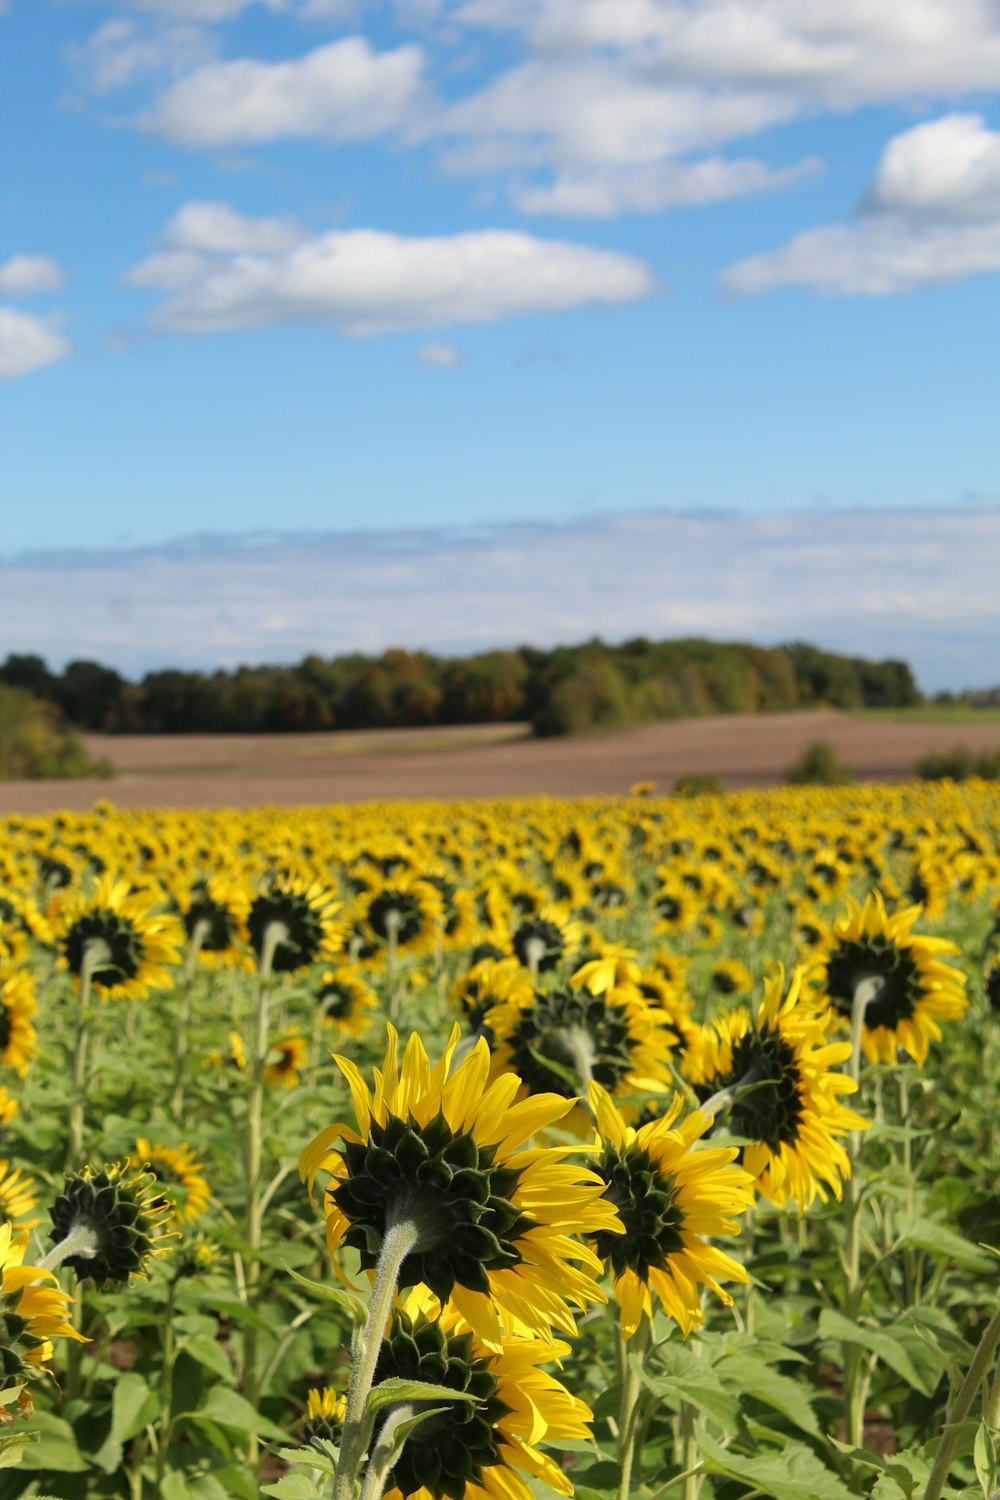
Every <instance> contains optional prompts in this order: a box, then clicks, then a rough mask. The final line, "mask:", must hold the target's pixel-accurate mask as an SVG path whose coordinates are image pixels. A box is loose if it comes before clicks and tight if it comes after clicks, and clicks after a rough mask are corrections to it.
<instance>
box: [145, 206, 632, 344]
mask: <svg viewBox="0 0 1000 1500" xmlns="http://www.w3.org/2000/svg"><path fill="white" fill-rule="evenodd" d="M191 207H192V205H190V204H189V205H187V206H186V208H185V209H182V210H181V213H180V214H179V215H178V216H177V218H175V219H174V220H173V221H172V222H171V225H169V226H168V229H167V241H168V248H167V249H166V250H163V251H160V252H158V253H157V254H156V255H154V256H152V257H150V259H148V260H146V261H144V262H142V264H141V265H138V266H135V267H133V268H132V270H131V271H130V272H129V273H128V276H127V280H128V281H129V282H130V283H131V284H133V285H136V286H156V287H160V288H162V289H164V290H166V291H169V292H172V293H174V295H173V296H171V297H169V298H168V299H167V301H166V302H164V303H163V304H162V305H161V306H160V308H159V309H158V310H157V312H156V314H155V318H156V321H157V322H158V323H159V324H160V325H161V326H163V327H166V328H170V329H173V330H175V331H176V332H180V333H218V332H222V331H224V330H227V329H234V328H259V327H263V326H264V325H266V324H271V323H301V322H320V323H323V322H325V323H330V324H332V325H333V326H334V327H335V328H337V329H339V330H340V331H341V332H343V333H347V334H352V335H355V336H365V335H368V334H375V333H398V332H405V331H406V330H409V329H420V328H432V327H446V326H448V325H452V324H460V323H490V322H495V321H497V320H498V319H501V318H508V317H514V316H516V315H518V314H522V313H550V312H565V311H567V310H569V309H570V308H574V307H581V306H584V305H586V304H592V303H621V302H630V301H633V300H635V299H636V298H639V297H645V296H649V295H650V294H651V293H652V292H653V290H654V283H653V278H652V275H651V273H650V271H649V269H648V267H647V266H646V265H644V263H643V262H642V261H640V260H636V259H635V258H633V257H632V256H628V255H619V254H616V253H614V252H612V251H606V250H592V249H588V248H586V247H585V246H581V245H573V244H566V243H564V242H561V241H557V240H541V239H535V238H533V237H532V236H530V235H526V234H518V233H513V232H511V231H508V230H484V231H478V232H470V233H464V234H454V235H449V236H441V237H437V238H415V237H414V238H406V237H404V236H402V235H396V234H386V233H382V232H380V231H378V230H374V229H353V230H331V231H329V232H327V233H325V234H317V235H312V236H309V237H306V238H301V239H299V240H296V241H294V242H291V243H289V244H288V245H287V246H286V247H285V248H284V249H282V247H281V246H280V245H279V244H278V242H277V236H278V226H281V225H282V224H283V223H284V221H276V220H250V219H243V218H241V217H240V216H238V215H235V214H232V215H231V216H230V210H228V209H227V208H226V206H225V205H219V204H216V205H206V204H199V205H196V208H197V210H198V212H197V213H195V214H192V213H191V212H190V210H191ZM192 224H194V225H196V228H195V231H194V232H193V233H192ZM255 226H256V227H255ZM260 226H265V227H264V228H260ZM287 233H288V234H291V228H290V227H288V229H287ZM227 235H228V239H227ZM179 236H180V242H179V241H178V237H179ZM185 236H186V238H185ZM213 236H214V243H213V242H212V241H213ZM254 236H258V238H257V241H256V250H255V251H254V253H250V242H251V240H253V239H254ZM171 237H172V243H171ZM240 239H242V240H243V245H242V247H241V246H239V245H238V243H237V242H238V241H239V240H240ZM265 244H267V245H268V248H269V249H270V252H271V253H266V252H265V249H264V246H265ZM175 247H176V248H175ZM211 250H217V251H220V252H221V253H217V254H209V253H207V252H208V251H211ZM230 252H236V253H230Z"/></svg>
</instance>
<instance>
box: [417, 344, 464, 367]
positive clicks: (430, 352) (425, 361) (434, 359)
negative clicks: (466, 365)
mask: <svg viewBox="0 0 1000 1500" xmlns="http://www.w3.org/2000/svg"><path fill="white" fill-rule="evenodd" d="M417 363H418V364H421V365H429V366H430V367H431V368H432V369H436V370H454V369H457V367H458V366H459V365H460V364H461V363H462V356H461V355H460V354H459V352H458V350H457V349H455V348H453V346H452V345H451V344H425V345H424V347H423V348H422V349H420V350H419V351H418V353H417Z"/></svg>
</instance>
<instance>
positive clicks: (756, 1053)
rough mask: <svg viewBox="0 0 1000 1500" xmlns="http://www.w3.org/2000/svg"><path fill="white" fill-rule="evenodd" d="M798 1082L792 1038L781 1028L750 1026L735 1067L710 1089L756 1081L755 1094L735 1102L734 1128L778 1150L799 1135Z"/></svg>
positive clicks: (738, 1049) (740, 1043) (735, 1057)
mask: <svg viewBox="0 0 1000 1500" xmlns="http://www.w3.org/2000/svg"><path fill="white" fill-rule="evenodd" d="M798 1083H799V1070H798V1068H797V1066H796V1063H795V1052H794V1050H793V1048H792V1046H791V1045H790V1043H788V1042H786V1041H785V1039H784V1037H782V1036H780V1035H779V1033H778V1032H775V1031H748V1032H747V1034H746V1036H744V1037H741V1038H740V1040H739V1041H738V1042H737V1043H736V1045H735V1046H734V1047H733V1060H732V1066H731V1067H730V1069H729V1072H728V1073H726V1074H725V1076H724V1077H721V1078H717V1079H715V1080H714V1081H713V1083H712V1085H711V1087H710V1088H709V1090H708V1092H709V1093H712V1092H714V1091H715V1090H716V1089H724V1088H732V1087H739V1086H740V1085H741V1084H746V1085H754V1087H753V1090H752V1092H751V1093H748V1094H747V1095H745V1097H744V1098H742V1099H738V1100H737V1101H736V1103H735V1104H734V1105H733V1108H732V1112H731V1114H730V1128H731V1130H732V1133H733V1134H734V1135H744V1136H746V1137H747V1138H748V1139H749V1140H752V1141H764V1142H765V1144H766V1145H768V1146H769V1147H770V1148H771V1150H772V1151H777V1150H778V1148H779V1146H780V1145H781V1143H782V1142H783V1141H784V1142H785V1143H786V1144H787V1145H792V1144H794V1142H795V1141H797V1140H798V1135H799V1122H800V1120H801V1118H802V1100H801V1098H800V1096H799V1089H798Z"/></svg>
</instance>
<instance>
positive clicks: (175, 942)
mask: <svg viewBox="0 0 1000 1500" xmlns="http://www.w3.org/2000/svg"><path fill="white" fill-rule="evenodd" d="M161 905H162V898H161V897H160V896H159V894H158V893H157V892H155V891H154V890H151V889H145V890H135V889H133V887H132V886H131V885H130V883H129V881H127V880H120V879H116V878H115V877H114V876H112V875H104V876H102V877H101V879H100V880H99V881H98V883H97V886H96V888H95V891H94V894H93V896H92V897H91V898H90V900H89V901H76V902H71V903H70V904H69V906H68V908H67V910H66V912H65V914H64V917H63V924H62V936H61V940H60V950H61V954H62V962H63V964H64V965H65V966H66V967H67V968H68V969H69V971H70V973H71V974H73V975H75V976H76V978H77V979H78V980H80V979H81V978H82V976H83V975H84V974H88V975H89V977H90V983H91V984H92V985H93V987H94V989H95V990H96V991H98V993H100V994H101V995H102V996H103V997H105V998H106V999H133V1000H141V999H143V998H144V997H145V996H146V995H147V994H148V993H149V991H150V990H151V989H163V988H165V987H166V986H167V985H169V984H170V983H171V975H170V969H171V968H172V967H173V966H174V965H175V964H176V963H177V962H178V961H179V959H180V950H181V945H182V943H183V929H182V927H181V925H180V923H179V922H178V920H177V918H176V917H175V916H173V915H172V914H171V913H169V912H166V911H163V910H161V909H160V908H161Z"/></svg>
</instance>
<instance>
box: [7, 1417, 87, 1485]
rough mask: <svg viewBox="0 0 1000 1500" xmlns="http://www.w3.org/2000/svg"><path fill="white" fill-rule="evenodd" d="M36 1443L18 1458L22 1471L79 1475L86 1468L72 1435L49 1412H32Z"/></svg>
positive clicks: (71, 1431)
mask: <svg viewBox="0 0 1000 1500" xmlns="http://www.w3.org/2000/svg"><path fill="white" fill-rule="evenodd" d="M31 1425H32V1428H33V1430H34V1431H35V1432H36V1433H38V1442H37V1443H33V1444H32V1445H31V1447H30V1448H26V1449H25V1452H24V1457H23V1458H22V1459H21V1467H22V1468H24V1469H42V1470H46V1469H47V1470H51V1471H53V1472H55V1473H57V1474H82V1473H83V1472H84V1470H85V1469H87V1468H88V1467H89V1466H88V1464H87V1460H86V1459H85V1458H84V1456H83V1454H82V1453H81V1452H80V1450H79V1448H78V1447H77V1445H76V1436H75V1434H74V1432H73V1429H72V1427H71V1426H70V1425H69V1423H68V1422H64V1421H63V1420H62V1418H61V1417H54V1416H52V1415H51V1414H50V1413H49V1412H45V1411H36V1412H35V1415H34V1417H33V1418H32V1422H31Z"/></svg>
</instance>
